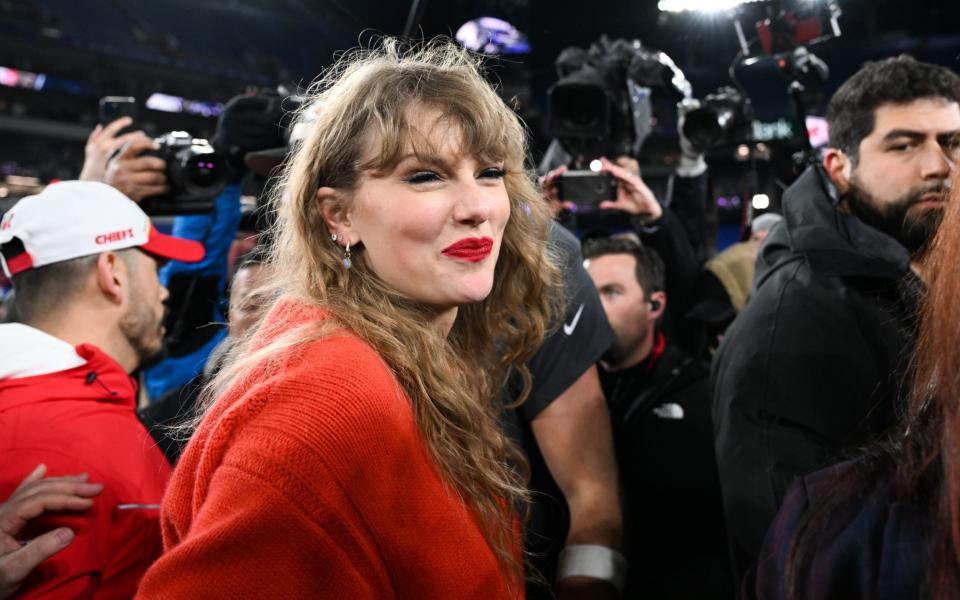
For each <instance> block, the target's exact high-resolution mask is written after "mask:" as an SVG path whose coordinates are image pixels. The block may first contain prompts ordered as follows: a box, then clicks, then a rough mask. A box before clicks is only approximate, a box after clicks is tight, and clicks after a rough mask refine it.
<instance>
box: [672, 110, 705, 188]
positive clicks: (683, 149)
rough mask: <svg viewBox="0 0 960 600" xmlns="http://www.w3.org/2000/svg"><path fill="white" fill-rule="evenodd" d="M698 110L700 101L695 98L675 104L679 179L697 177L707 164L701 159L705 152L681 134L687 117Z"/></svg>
mask: <svg viewBox="0 0 960 600" xmlns="http://www.w3.org/2000/svg"><path fill="white" fill-rule="evenodd" d="M698 108H700V101H699V100H697V99H695V98H686V99H684V100H682V101H680V102H678V103H677V134H678V135H679V136H680V164H679V165H678V166H677V174H678V175H680V176H681V177H697V176H699V175H702V174H703V172H704V171H706V170H707V163H706V161H705V160H704V158H703V154H704V152H705V151H706V150H705V149H704V148H697V147H696V146H694V145H693V142H691V141H690V140H689V139H688V138H687V136H686V135H684V133H683V126H684V124H685V123H686V122H687V115H688V114H690V113H691V112H693V111H695V110H697V109H698Z"/></svg>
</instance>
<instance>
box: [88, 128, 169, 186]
mask: <svg viewBox="0 0 960 600" xmlns="http://www.w3.org/2000/svg"><path fill="white" fill-rule="evenodd" d="M132 135H133V137H132V138H131V139H130V140H128V141H127V143H126V144H125V145H124V146H123V149H122V150H121V151H120V153H119V154H117V156H116V157H114V158H113V159H112V160H111V161H110V162H109V163H107V172H106V175H105V176H104V178H103V181H104V182H105V183H107V184H109V185H112V186H113V187H115V188H117V189H118V190H120V191H121V192H123V193H124V194H126V195H127V197H129V198H130V199H132V200H133V201H135V202H140V201H141V200H143V199H144V198H149V197H150V196H158V195H160V194H164V193H166V192H167V191H168V190H169V189H170V188H169V187H168V186H167V176H166V174H165V173H164V170H165V169H166V168H167V163H166V162H165V161H164V160H163V159H162V158H158V157H156V156H141V154H143V153H144V152H146V151H147V150H156V149H157V148H158V146H157V144H156V143H155V142H154V141H153V140H151V139H150V138H148V137H147V136H146V135H144V134H143V133H142V132H139V131H138V132H134V134H132Z"/></svg>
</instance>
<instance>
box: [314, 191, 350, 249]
mask: <svg viewBox="0 0 960 600" xmlns="http://www.w3.org/2000/svg"><path fill="white" fill-rule="evenodd" d="M314 201H315V202H316V203H317V205H318V206H319V207H320V214H321V215H323V222H324V223H326V225H327V229H328V230H329V231H330V233H332V234H336V236H337V238H339V239H341V240H347V239H350V238H351V235H350V234H351V233H352V231H351V224H350V211H349V210H348V209H347V208H346V203H345V202H344V198H343V194H341V193H340V192H338V191H337V190H335V189H333V188H332V187H322V188H320V189H319V190H317V193H316V196H315V197H314ZM351 243H352V242H351Z"/></svg>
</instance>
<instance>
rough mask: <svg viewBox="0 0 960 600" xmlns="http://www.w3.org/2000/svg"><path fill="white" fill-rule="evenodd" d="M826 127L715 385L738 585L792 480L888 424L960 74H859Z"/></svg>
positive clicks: (907, 63)
mask: <svg viewBox="0 0 960 600" xmlns="http://www.w3.org/2000/svg"><path fill="white" fill-rule="evenodd" d="M827 119H828V123H829V127H830V148H829V149H828V150H827V151H826V153H825V155H824V159H823V164H822V165H816V166H813V167H811V168H809V169H808V170H807V171H806V172H805V173H804V174H803V175H801V176H800V178H799V179H798V180H797V181H796V182H795V183H794V184H793V185H792V186H791V187H790V188H789V189H788V190H787V191H786V192H785V194H784V200H783V206H784V219H783V223H782V225H778V226H777V227H775V228H774V229H773V230H772V231H771V233H770V235H769V236H768V238H767V240H766V242H765V244H764V245H763V247H762V248H761V251H760V256H759V257H758V261H757V272H756V275H755V279H754V290H753V294H752V297H751V299H750V300H749V301H748V302H747V304H746V306H745V308H744V309H743V311H742V312H741V313H740V314H739V315H738V317H737V318H736V320H735V321H734V322H733V324H732V325H731V327H730V328H729V329H728V330H727V333H726V337H725V339H724V341H723V343H722V344H721V346H720V348H719V350H718V353H717V356H716V361H715V363H714V368H713V373H712V379H713V386H714V406H713V417H714V430H715V436H716V439H715V444H716V451H717V461H718V465H719V469H720V481H721V485H722V488H723V495H724V510H725V512H726V519H727V529H728V531H729V534H730V538H731V552H732V558H733V561H734V568H735V572H736V575H737V577H738V578H740V577H742V576H743V574H744V573H745V572H746V570H747V568H748V567H749V566H750V565H751V564H752V563H753V562H754V561H756V559H757V553H758V551H759V548H760V545H761V543H762V541H763V538H764V534H765V532H766V529H767V526H768V525H769V523H770V521H771V520H772V518H773V516H774V514H775V513H776V511H777V508H778V507H779V505H780V503H781V502H782V500H783V496H784V493H785V491H786V489H787V487H788V486H789V485H790V483H791V481H792V480H793V479H794V478H795V477H797V476H802V475H806V474H808V473H810V472H812V471H814V470H816V469H819V468H821V467H824V466H827V465H830V464H833V463H836V462H838V461H840V460H842V458H844V456H845V454H848V453H850V452H852V451H855V449H856V448H857V447H859V446H862V445H863V444H866V443H869V442H871V441H873V440H875V439H876V438H877V436H878V435H879V434H880V433H881V432H883V431H884V430H885V429H887V428H888V427H889V426H890V425H891V424H892V423H893V422H894V419H895V417H896V413H897V406H898V404H899V400H900V397H901V393H902V392H903V390H902V387H903V385H904V383H905V374H906V370H907V367H908V360H909V356H910V352H911V349H912V346H913V338H914V334H915V328H914V319H915V307H916V300H917V295H918V294H919V293H921V292H922V289H923V281H924V280H925V279H927V278H929V277H930V276H932V274H928V273H925V272H924V269H923V266H922V263H921V259H922V257H923V252H924V249H925V246H926V245H927V243H928V242H929V241H930V239H931V238H932V236H933V234H934V233H935V232H936V229H937V226H938V225H939V222H940V219H941V217H942V214H943V210H944V203H945V201H946V199H947V195H948V190H949V187H950V185H951V181H952V179H953V176H954V172H955V170H956V161H957V158H958V142H960V77H958V76H957V75H956V74H954V73H953V72H951V71H950V70H949V69H945V68H943V67H938V66H934V65H930V64H925V63H921V62H917V61H915V60H914V59H912V58H910V57H908V56H900V57H896V58H891V59H886V60H882V61H878V62H874V63H868V64H866V65H865V66H864V67H863V68H862V69H861V70H860V71H859V72H857V73H856V74H855V75H854V76H853V77H852V78H850V79H849V80H848V81H847V82H846V83H844V84H843V85H842V86H841V87H840V89H839V90H838V91H837V93H836V94H835V95H834V97H833V99H832V100H831V101H830V105H829V107H828V114H827Z"/></svg>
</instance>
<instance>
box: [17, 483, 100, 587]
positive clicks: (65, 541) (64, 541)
mask: <svg viewBox="0 0 960 600" xmlns="http://www.w3.org/2000/svg"><path fill="white" fill-rule="evenodd" d="M46 472H47V467H46V466H45V465H39V466H37V468H36V469H34V470H33V472H32V473H30V474H29V475H27V477H26V478H25V479H24V480H23V481H22V482H20V485H19V486H18V487H17V489H15V490H14V491H13V494H11V495H10V497H9V498H8V499H7V501H6V502H4V503H2V504H0V600H3V599H5V598H9V597H11V596H13V594H15V593H16V591H17V589H18V588H19V587H20V584H21V583H23V580H24V579H26V577H27V575H29V574H30V572H31V571H32V570H33V569H34V568H35V567H36V566H37V565H39V564H40V563H41V562H43V561H44V560H46V559H48V558H50V557H51V556H53V555H54V554H56V553H57V552H60V551H61V550H63V549H64V548H66V547H67V546H68V545H70V542H71V541H72V540H73V535H74V534H73V531H72V530H70V529H69V528H67V527H60V528H58V529H54V530H53V531H48V532H47V533H44V534H43V535H41V536H39V537H36V538H34V539H33V540H30V541H28V542H26V543H23V542H21V541H19V540H18V539H17V535H18V534H19V533H20V532H21V531H22V530H23V528H24V527H25V526H26V524H27V523H28V522H29V521H30V519H33V518H35V517H38V516H40V515H41V514H42V513H44V512H46V511H54V510H86V509H88V508H90V506H92V505H93V500H92V499H91V497H92V496H96V495H97V494H99V493H100V492H101V491H102V490H103V485H101V484H99V483H87V475H86V474H85V473H84V474H80V475H66V476H64V477H50V478H47V479H44V478H43V476H44V475H45V474H46Z"/></svg>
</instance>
